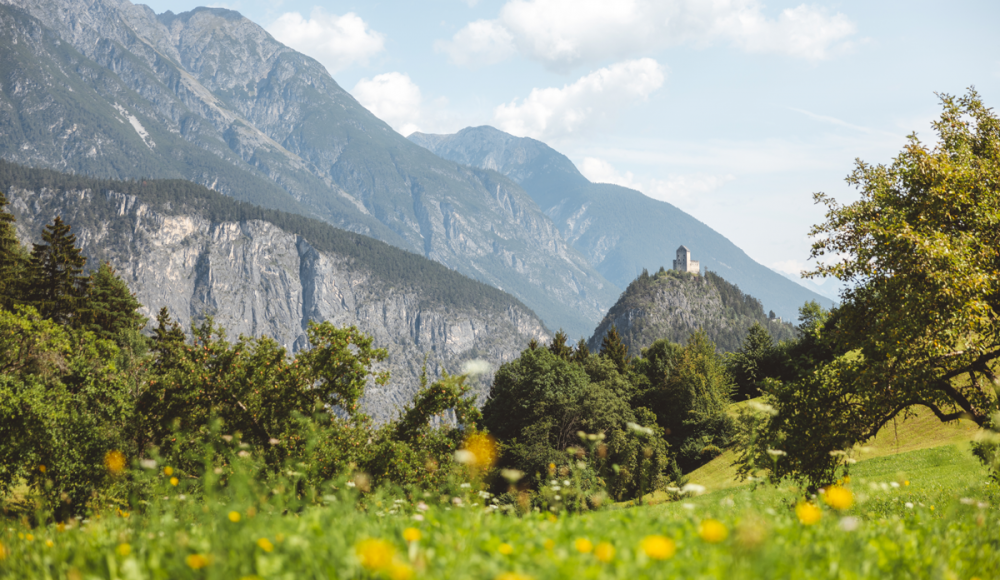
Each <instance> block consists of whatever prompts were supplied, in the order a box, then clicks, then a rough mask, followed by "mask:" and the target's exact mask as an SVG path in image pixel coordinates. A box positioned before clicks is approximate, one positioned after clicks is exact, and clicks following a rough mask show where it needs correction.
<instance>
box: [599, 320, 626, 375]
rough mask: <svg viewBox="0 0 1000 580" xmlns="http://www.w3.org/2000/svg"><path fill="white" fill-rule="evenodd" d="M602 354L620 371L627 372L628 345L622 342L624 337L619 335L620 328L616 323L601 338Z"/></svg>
mask: <svg viewBox="0 0 1000 580" xmlns="http://www.w3.org/2000/svg"><path fill="white" fill-rule="evenodd" d="M601 356H603V357H605V358H607V359H608V360H610V361H611V362H612V363H614V365H615V368H617V369H618V372H619V373H621V374H625V373H626V372H627V370H628V359H629V357H628V347H627V346H625V345H624V344H622V338H621V336H619V335H618V329H617V328H615V327H614V325H612V326H611V329H610V330H608V332H607V334H605V335H604V338H603V339H601Z"/></svg>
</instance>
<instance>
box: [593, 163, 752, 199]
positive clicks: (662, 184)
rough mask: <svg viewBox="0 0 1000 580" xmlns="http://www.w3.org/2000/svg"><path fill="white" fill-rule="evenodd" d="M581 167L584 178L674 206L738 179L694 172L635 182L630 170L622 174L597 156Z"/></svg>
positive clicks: (730, 176) (636, 180)
mask: <svg viewBox="0 0 1000 580" xmlns="http://www.w3.org/2000/svg"><path fill="white" fill-rule="evenodd" d="M578 168H579V169H580V173H582V174H583V176H584V177H586V178H587V179H589V180H590V181H593V182H594V183H613V184H615V185H620V186H622V187H628V188H629V189H634V190H636V191H639V192H642V193H643V194H645V195H646V196H647V197H651V198H653V199H658V200H660V201H666V202H670V203H675V204H676V203H678V202H683V201H684V200H686V199H687V198H690V197H694V196H702V195H706V194H709V193H711V192H713V191H715V190H717V189H719V188H720V187H722V186H723V185H725V184H726V183H728V182H730V181H732V180H733V179H735V178H734V177H733V176H732V175H708V174H704V173H694V174H687V175H670V176H668V177H667V178H666V179H649V180H645V181H643V180H639V179H636V177H635V175H633V174H632V172H631V171H625V172H624V173H622V172H619V171H618V170H617V169H615V168H614V166H612V165H611V163H609V162H607V161H605V160H603V159H598V158H596V157H585V158H584V159H583V161H582V162H581V163H579V164H578Z"/></svg>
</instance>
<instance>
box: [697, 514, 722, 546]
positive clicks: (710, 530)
mask: <svg viewBox="0 0 1000 580" xmlns="http://www.w3.org/2000/svg"><path fill="white" fill-rule="evenodd" d="M698 535H699V536H701V539H702V540H705V541H706V542H708V543H709V544H718V543H719V542H721V541H723V540H725V539H726V538H727V537H728V536H729V530H727V529H726V526H725V524H723V523H722V522H720V521H719V520H713V519H707V520H704V521H702V522H701V525H700V526H698Z"/></svg>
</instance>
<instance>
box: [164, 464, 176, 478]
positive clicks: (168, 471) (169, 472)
mask: <svg viewBox="0 0 1000 580" xmlns="http://www.w3.org/2000/svg"><path fill="white" fill-rule="evenodd" d="M173 474H174V468H173V467H170V466H169V465H168V466H166V467H164V468H163V475H166V476H168V477H169V476H171V475H173Z"/></svg>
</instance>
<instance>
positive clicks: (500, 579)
mask: <svg viewBox="0 0 1000 580" xmlns="http://www.w3.org/2000/svg"><path fill="white" fill-rule="evenodd" d="M496 580H531V576H527V575H524V574H519V573H517V572H504V573H503V574H501V575H499V576H497V577H496Z"/></svg>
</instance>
